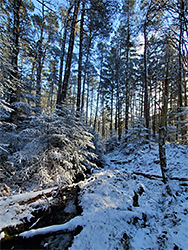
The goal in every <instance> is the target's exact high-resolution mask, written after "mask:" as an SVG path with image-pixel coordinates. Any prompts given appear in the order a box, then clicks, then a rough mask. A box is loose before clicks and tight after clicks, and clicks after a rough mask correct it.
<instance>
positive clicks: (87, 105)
mask: <svg viewBox="0 0 188 250" xmlns="http://www.w3.org/2000/svg"><path fill="white" fill-rule="evenodd" d="M89 85H90V84H89V79H88V75H87V99H86V124H87V123H88V114H89V92H90V91H89Z"/></svg>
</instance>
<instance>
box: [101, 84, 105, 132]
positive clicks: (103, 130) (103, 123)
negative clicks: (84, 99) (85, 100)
mask: <svg viewBox="0 0 188 250" xmlns="http://www.w3.org/2000/svg"><path fill="white" fill-rule="evenodd" d="M101 106H102V137H105V112H104V89H103V91H102V96H101Z"/></svg>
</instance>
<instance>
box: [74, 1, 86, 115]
mask: <svg viewBox="0 0 188 250" xmlns="http://www.w3.org/2000/svg"><path fill="white" fill-rule="evenodd" d="M84 15H85V0H83V2H82V13H81V22H80V46H79V61H78V90H77V102H76V107H77V111H80V103H81V82H82V54H83V37H84Z"/></svg>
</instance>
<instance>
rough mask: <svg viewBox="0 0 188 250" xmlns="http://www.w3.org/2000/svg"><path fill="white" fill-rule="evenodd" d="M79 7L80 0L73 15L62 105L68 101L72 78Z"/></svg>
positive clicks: (61, 97)
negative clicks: (70, 79)
mask: <svg viewBox="0 0 188 250" xmlns="http://www.w3.org/2000/svg"><path fill="white" fill-rule="evenodd" d="M79 5H80V0H75V6H74V14H73V20H72V24H71V34H70V40H69V48H68V55H67V60H66V66H65V74H64V79H63V86H62V92H61V96H60V103H61V102H64V103H65V102H66V100H67V90H68V82H69V77H70V69H71V62H72V54H73V48H74V40H75V34H76V23H77V20H78V12H79Z"/></svg>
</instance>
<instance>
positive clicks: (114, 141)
mask: <svg viewBox="0 0 188 250" xmlns="http://www.w3.org/2000/svg"><path fill="white" fill-rule="evenodd" d="M105 146H106V152H110V151H112V150H114V149H115V148H116V147H117V146H119V142H118V137H117V136H116V135H114V136H112V137H110V138H108V140H106V141H105Z"/></svg>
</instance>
